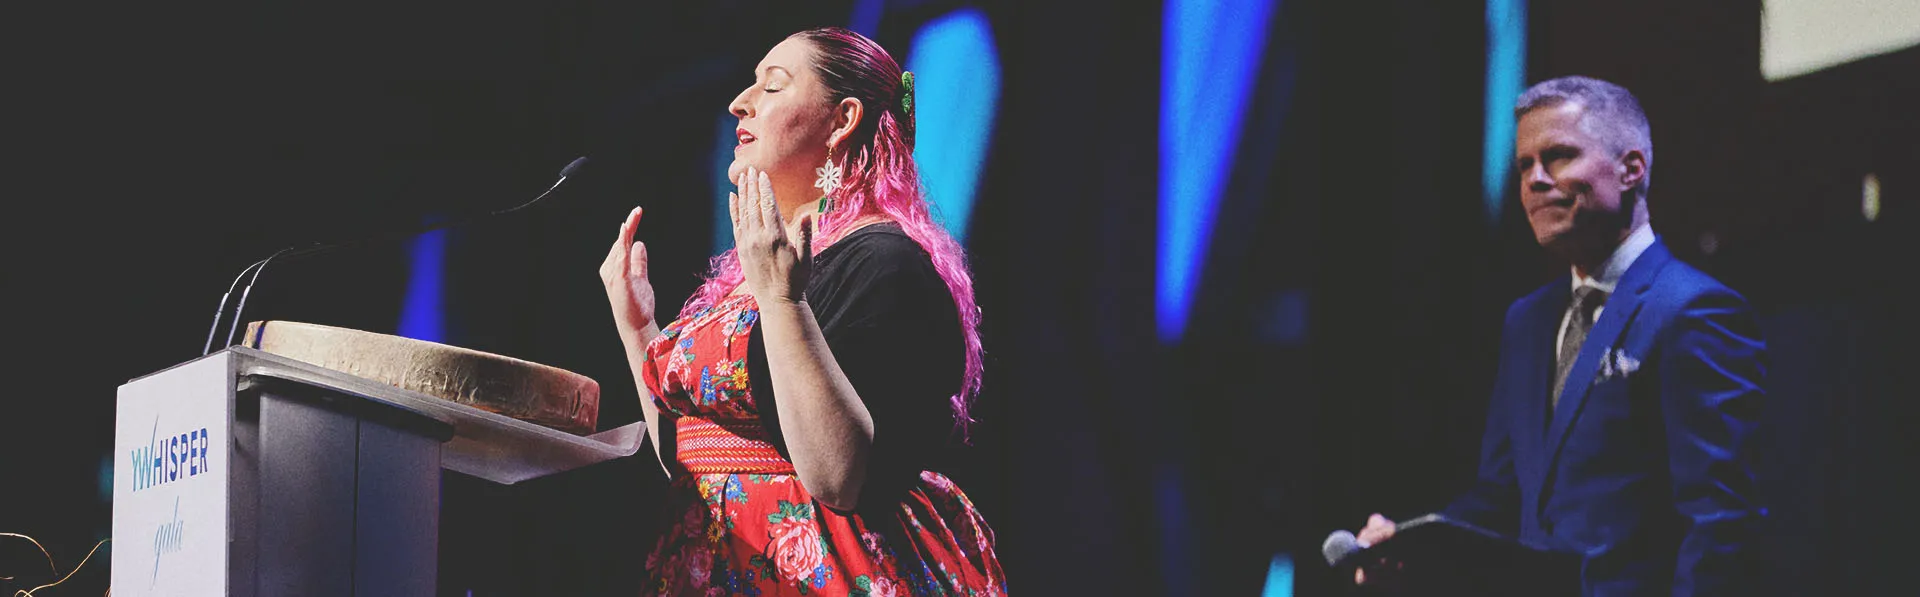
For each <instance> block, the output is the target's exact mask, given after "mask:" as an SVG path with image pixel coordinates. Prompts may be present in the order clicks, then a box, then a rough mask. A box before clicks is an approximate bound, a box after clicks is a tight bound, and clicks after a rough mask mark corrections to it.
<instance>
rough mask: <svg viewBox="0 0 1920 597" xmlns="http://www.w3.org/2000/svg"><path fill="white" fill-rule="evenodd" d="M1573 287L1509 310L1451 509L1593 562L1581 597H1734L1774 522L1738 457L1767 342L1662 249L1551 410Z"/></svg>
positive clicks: (1556, 285)
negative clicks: (1471, 455)
mask: <svg viewBox="0 0 1920 597" xmlns="http://www.w3.org/2000/svg"><path fill="white" fill-rule="evenodd" d="M1571 283H1572V282H1571V279H1570V278H1567V277H1562V278H1561V279H1559V280H1557V281H1555V282H1553V283H1550V284H1547V285H1546V286H1545V287H1542V288H1541V289H1539V290H1537V291H1534V292H1533V293H1532V294H1529V295H1527V296H1526V297H1524V298H1521V299H1520V300H1518V301H1515V302H1514V304H1513V306H1512V308H1510V309H1508V311H1507V321H1506V327H1505V330H1504V332H1503V335H1502V337H1501V344H1500V345H1501V351H1500V370H1499V378H1498V380H1497V381H1496V383H1495V386H1494V391H1493V400H1492V403H1491V404H1490V405H1489V407H1488V414H1487V428H1486V437H1485V439H1484V442H1483V444H1482V447H1481V456H1480V472H1479V478H1478V480H1477V482H1476V483H1475V486H1474V487H1473V489H1471V490H1470V491H1468V492H1467V493H1466V494H1464V495H1462V496H1461V497H1460V498H1459V499H1457V500H1455V501H1454V503H1453V504H1451V505H1450V506H1448V508H1447V510H1446V512H1447V513H1448V514H1450V515H1453V516H1456V517H1460V518H1462V519H1465V520H1468V521H1472V522H1475V523H1477V524H1481V525H1485V526H1487V527H1489V528H1493V529H1500V530H1504V531H1507V532H1509V533H1514V534H1517V535H1518V536H1519V538H1520V540H1521V541H1522V542H1525V543H1528V544H1531V545H1535V546H1538V547H1544V548H1549V549H1558V550H1571V551H1577V552H1581V553H1584V554H1585V561H1584V565H1583V566H1582V570H1581V572H1582V579H1581V580H1582V586H1583V587H1584V592H1585V594H1587V595H1668V594H1671V595H1725V594H1735V593H1745V592H1746V590H1745V588H1744V587H1738V588H1736V587H1735V585H1734V584H1733V583H1735V582H1739V581H1741V580H1742V577H1746V576H1750V575H1751V572H1750V570H1748V569H1747V565H1746V563H1745V562H1746V560H1747V553H1748V552H1749V551H1751V549H1752V546H1753V539H1754V536H1755V533H1756V530H1757V529H1756V527H1757V526H1758V524H1759V520H1760V518H1761V517H1762V516H1764V510H1762V509H1761V508H1760V507H1759V505H1757V504H1756V503H1755V501H1754V496H1753V478H1752V475H1751V473H1750V472H1749V471H1748V468H1747V462H1746V458H1745V454H1744V450H1745V448H1746V443H1747V442H1746V440H1747V438H1748V437H1749V436H1750V435H1751V432H1752V430H1753V428H1754V425H1755V422H1756V421H1757V420H1758V418H1759V412H1760V401H1761V398H1762V397H1763V391H1762V389H1761V382H1762V377H1763V376H1764V369H1765V353H1766V345H1765V343H1764V342H1762V340H1761V339H1760V332H1759V329H1758V325H1757V324H1756V322H1755V318H1754V315H1753V312H1752V310H1751V309H1749V308H1748V307H1747V303H1746V300H1745V299H1743V298H1741V296H1740V295H1739V294H1737V293H1735V292H1734V291H1733V290H1731V289H1729V288H1727V287H1726V286H1725V285H1722V284H1720V283H1719V282H1718V281H1716V280H1714V279H1713V278H1711V277H1708V276H1707V275H1706V274H1705V273H1702V272H1701V271H1699V270H1697V269H1694V268H1693V267H1692V266H1689V265H1687V264H1685V263H1683V262H1681V261H1679V260H1676V259H1674V258H1673V254H1672V253H1670V252H1668V251H1667V248H1666V246H1665V245H1663V244H1661V243H1660V242H1659V241H1655V242H1654V243H1653V245H1652V246H1651V247H1649V248H1648V249H1647V250H1646V251H1645V252H1644V253H1642V254H1641V255H1640V257H1639V259H1637V260H1635V261H1634V263H1633V265H1632V266H1631V267H1629V268H1628V269H1627V272H1626V273H1625V274H1624V275H1623V276H1622V277H1621V279H1620V282H1619V285H1618V286H1617V287H1616V288H1615V290H1614V293H1613V295H1612V296H1610V297H1608V298H1607V302H1606V307H1605V309H1604V310H1603V311H1602V312H1601V314H1600V319H1599V320H1598V321H1595V322H1594V326H1593V329H1592V331H1591V332H1589V333H1588V336H1587V339H1586V343H1585V344H1583V345H1582V346H1581V348H1580V356H1579V359H1578V360H1577V361H1575V362H1574V366H1573V369H1572V371H1571V372H1570V373H1568V374H1567V380H1566V386H1565V388H1566V389H1565V390H1564V391H1563V393H1562V394H1561V397H1560V404H1559V407H1558V408H1552V409H1550V408H1549V405H1548V401H1549V399H1550V391H1551V388H1550V386H1551V384H1552V383H1553V374H1554V361H1555V354H1556V351H1555V348H1554V345H1555V342H1556V341H1557V337H1556V336H1557V334H1558V333H1559V331H1560V324H1561V319H1562V316H1563V315H1564V314H1565V313H1566V308H1567V304H1568V302H1569V301H1570V300H1571V294H1572V291H1571V290H1570V288H1569V286H1570V285H1571Z"/></svg>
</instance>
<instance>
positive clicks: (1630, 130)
mask: <svg viewBox="0 0 1920 597" xmlns="http://www.w3.org/2000/svg"><path fill="white" fill-rule="evenodd" d="M1569 102H1571V103H1575V104H1579V105H1580V106H1581V107H1582V108H1583V109H1584V110H1585V112H1584V114H1583V115H1582V118H1581V124H1582V126H1584V127H1586V129H1587V132H1588V133H1589V134H1592V135H1594V136H1596V137H1599V138H1600V140H1601V142H1603V143H1606V144H1607V145H1608V149H1610V150H1612V151H1613V152H1614V153H1616V154H1619V153H1625V152H1626V151H1627V150H1629V149H1639V150H1640V151H1641V152H1642V153H1644V154H1646V158H1647V175H1646V176H1643V177H1641V178H1640V184H1638V185H1635V186H1634V187H1633V190H1634V191H1635V194H1636V195H1638V196H1639V198H1640V199H1642V200H1645V199H1646V197H1647V187H1648V185H1650V184H1652V182H1653V133H1652V131H1651V130H1650V129H1649V128H1648V126H1647V113H1646V112H1645V111H1642V110H1641V109H1640V101H1639V100H1637V99H1634V97H1633V93H1632V92H1629V91H1627V88H1625V87H1621V86H1619V85H1615V84H1612V83H1608V82H1606V81H1602V80H1599V79H1594V78H1591V77H1560V78H1558V79H1548V80H1546V81H1541V82H1539V83H1537V84H1535V85H1534V86H1533V87H1529V88H1527V91H1526V92H1525V93H1522V94H1520V99H1519V100H1517V101H1515V102H1514V104H1513V118H1514V119H1515V120H1519V119H1520V117H1521V116H1525V115H1526V114H1527V113H1528V112H1531V111H1533V110H1535V109H1537V108H1551V107H1554V106H1558V105H1561V104H1565V103H1569Z"/></svg>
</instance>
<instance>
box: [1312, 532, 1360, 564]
mask: <svg viewBox="0 0 1920 597" xmlns="http://www.w3.org/2000/svg"><path fill="white" fill-rule="evenodd" d="M1356 551H1360V541H1359V539H1356V538H1354V536H1353V533H1352V532H1350V531H1346V530H1339V531H1334V532H1333V533H1331V534H1329V535H1327V541H1326V542H1325V543H1321V544H1320V555H1321V556H1323V557H1325V558H1326V559H1327V565H1328V566H1338V565H1340V560H1344V559H1347V556H1350V555H1353V552H1356Z"/></svg>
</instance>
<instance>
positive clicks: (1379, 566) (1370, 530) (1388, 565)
mask: <svg viewBox="0 0 1920 597" xmlns="http://www.w3.org/2000/svg"><path fill="white" fill-rule="evenodd" d="M1393 530H1394V524H1393V521H1391V520H1387V517H1385V516H1381V515H1380V514H1379V513H1377V512H1376V513H1374V515H1373V516H1369V517H1367V526H1366V528H1363V529H1360V533H1359V534H1358V536H1357V539H1358V540H1359V543H1360V547H1361V548H1366V547H1371V546H1374V545H1379V544H1381V543H1385V542H1386V541H1387V540H1388V539H1392V538H1393ZM1403 566H1404V565H1403V564H1402V563H1400V562H1397V561H1388V560H1387V559H1386V558H1379V559H1377V560H1375V561H1372V562H1366V563H1363V564H1361V565H1360V566H1359V567H1356V568H1354V569H1353V584H1356V585H1368V584H1372V585H1379V584H1381V583H1382V582H1383V581H1391V580H1392V579H1393V577H1394V574H1393V573H1394V572H1398V571H1399V570H1400V569H1401V568H1402V567H1403ZM1368 569H1372V570H1373V571H1374V578H1373V579H1372V580H1368V578H1367V570H1368Z"/></svg>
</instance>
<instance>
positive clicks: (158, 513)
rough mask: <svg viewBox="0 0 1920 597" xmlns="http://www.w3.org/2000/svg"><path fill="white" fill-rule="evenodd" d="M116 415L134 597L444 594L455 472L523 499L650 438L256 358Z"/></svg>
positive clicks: (149, 379)
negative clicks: (443, 497)
mask: <svg viewBox="0 0 1920 597" xmlns="http://www.w3.org/2000/svg"><path fill="white" fill-rule="evenodd" d="M117 400H118V405H117V408H116V413H115V432H114V458H115V464H114V489H113V494H114V500H113V538H114V543H115V549H114V550H113V559H112V584H113V592H114V594H116V595H120V596H123V597H124V596H129V595H196V596H199V595H227V596H234V597H254V596H260V597H267V596H274V597H277V596H293V595H301V596H304V595H324V596H344V595H382V596H386V595H394V596H416V595H417V596H429V595H433V594H434V590H435V582H436V580H437V579H436V576H437V572H438V567H439V561H438V558H439V547H438V542H439V529H440V527H439V519H440V475H441V470H442V469H443V468H444V469H449V470H454V471H457V472H461V473H465V474H469V475H473V476H476V477H479V478H482V479H487V480H490V481H493V482H496V483H503V484H512V483H517V482H520V481H524V480H527V479H532V478H537V477H541V476H545V475H550V474H553V473H558V472H562V471H567V470H572V469H575V468H579V467H583V466H586V465H589V464H594V463H597V462H603V461H607V460H612V459H615V458H622V457H626V456H631V455H633V454H634V453H635V452H637V451H638V450H639V447H640V444H641V441H642V439H643V437H644V435H645V433H644V431H645V427H644V424H643V423H634V424H631V425H627V426H625V427H621V428H618V429H612V430H608V431H605V432H601V433H598V434H594V435H591V436H585V437H582V436H578V435H573V434H570V433H565V432H561V431H557V430H554V429H549V428H547V427H542V426H540V425H535V424H532V423H528V422H525V421H521V420H518V419H514V418H511V417H506V416H502V415H498V414H494V413H490V412H486V411H482V410H479V409H476V408H473V407H469V406H466V405H462V404H458V403H455V402H451V401H447V400H442V399H439V398H434V397H431V396H427V395H424V394H419V393H416V392H412V391H408V390H404V389H401V388H397V387H394V386H390V385H386V384H382V383H378V382H374V381H372V380H368V379H364V378H360V377H356V376H353V375H349V374H346V373H343V372H340V371H334V370H331V369H325V368H321V367H317V366H314V365H310V364H307V363H304V362H300V361H296V360H292V359H288V358H284V357H280V356H277V355H273V354H269V353H266V352H261V351H258V350H254V349H250V348H245V347H233V348H229V349H226V350H222V351H220V352H217V353H214V354H211V355H208V356H206V357H202V358H199V359H195V360H192V361H188V362H186V363H182V364H179V365H176V366H174V367H171V368H168V369H165V370H162V371H159V372H156V373H153V374H151V375H148V376H146V377H142V378H139V379H135V380H132V381H130V382H128V383H127V384H125V385H122V386H120V389H119V395H118V399H117Z"/></svg>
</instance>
